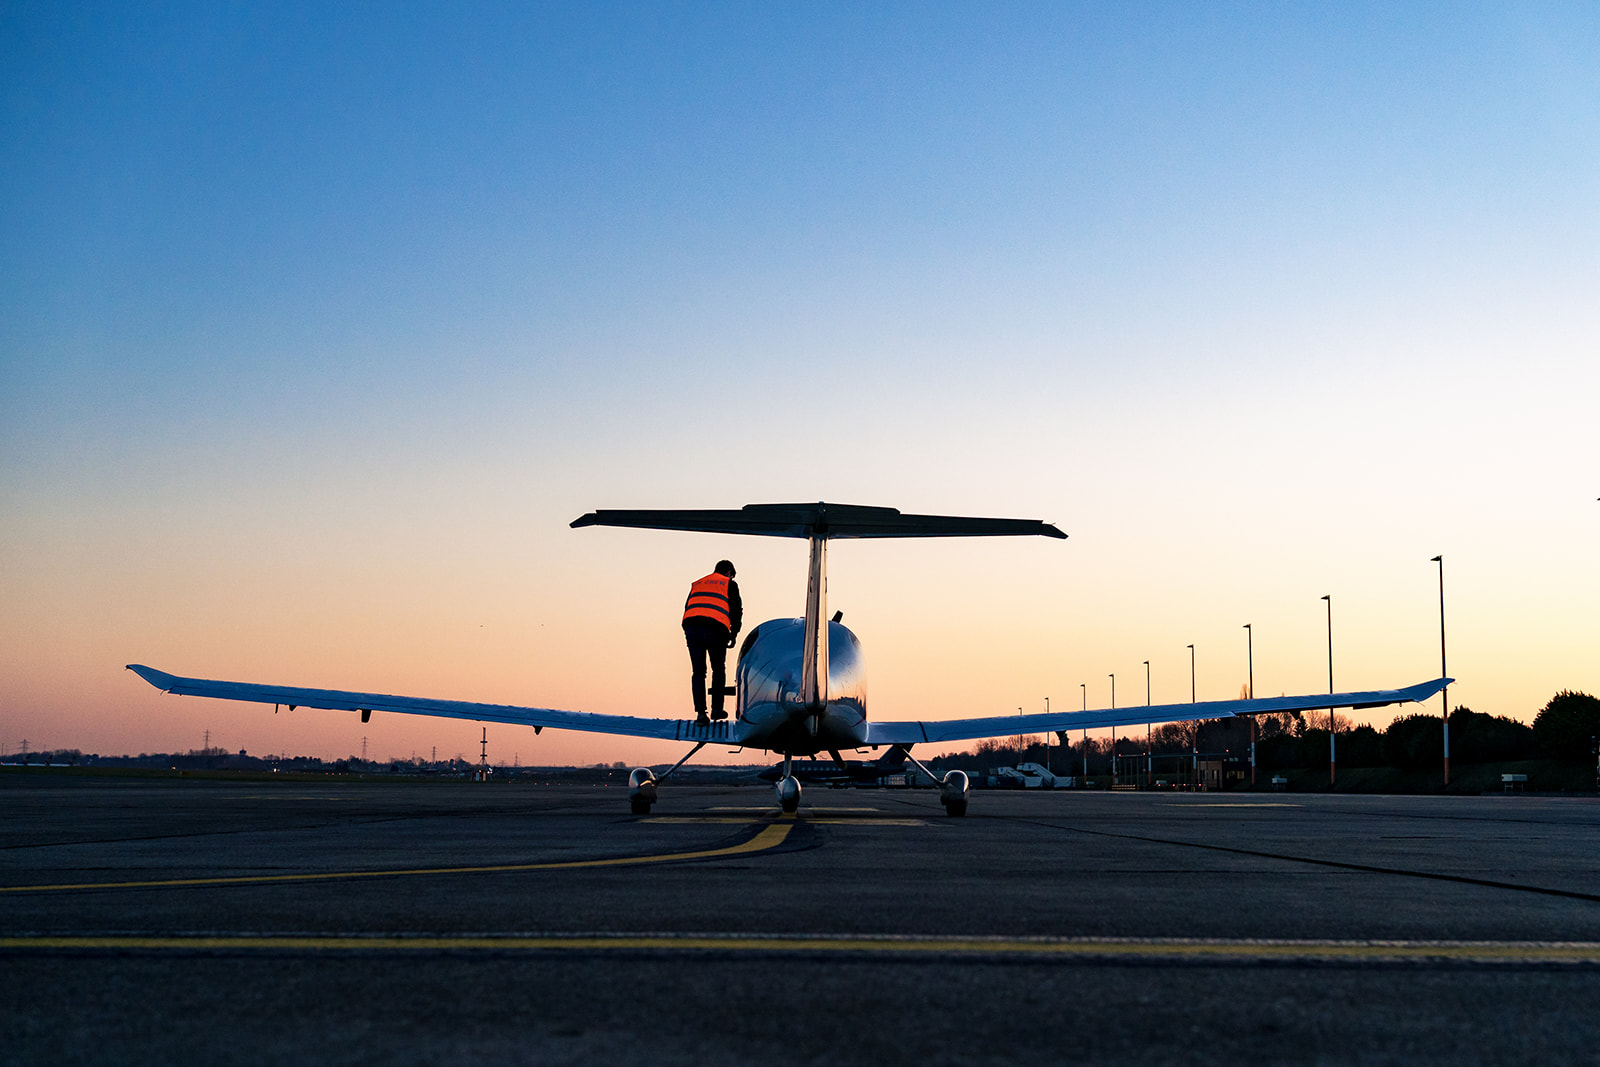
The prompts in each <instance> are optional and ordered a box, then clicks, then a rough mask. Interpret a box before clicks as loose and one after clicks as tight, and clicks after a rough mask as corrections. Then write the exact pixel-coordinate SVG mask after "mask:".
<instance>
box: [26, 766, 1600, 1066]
mask: <svg viewBox="0 0 1600 1067" xmlns="http://www.w3.org/2000/svg"><path fill="white" fill-rule="evenodd" d="M663 794H664V799H663V802H662V803H661V804H659V805H658V806H657V808H656V810H655V812H654V813H653V814H652V815H651V816H647V817H639V818H636V817H634V816H631V815H629V814H628V811H627V799H626V794H625V791H624V790H621V789H605V788H583V787H539V786H532V785H520V784H495V785H481V786H480V785H470V784H466V783H460V784H454V783H438V784H432V783H430V784H397V783H383V782H377V783H375V782H354V781H339V782H329V783H311V784H308V783H304V782H270V783H265V784H263V783H255V782H215V781H201V780H178V779H167V780H140V779H118V778H102V779H87V778H83V779H77V778H62V777H46V776H40V775H23V774H0V814H3V816H4V818H3V820H0V1041H3V1042H4V1044H3V1045H0V1047H3V1049H4V1052H5V1057H6V1059H7V1060H8V1061H9V1062H14V1063H46V1062H49V1063H78V1062H96V1063H104V1062H140V1063H151V1062H178V1061H182V1062H185V1063H196V1062H198V1063H210V1062H229V1063H277V1062H283V1061H285V1060H289V1059H291V1058H292V1059H295V1060H298V1061H302V1062H312V1063H320V1062H338V1063H368V1062H371V1063H378V1062H383V1063H440V1062H446V1061H456V1060H458V1059H459V1058H460V1057H462V1056H472V1057H476V1056H491V1057H494V1058H496V1059H499V1060H502V1061H507V1062H514V1063H520V1062H535V1063H577V1062H589V1061H593V1060H594V1059H595V1058H596V1057H602V1058H607V1057H608V1058H610V1059H612V1060H613V1061H616V1062H627V1063H634V1062H641V1061H643V1060H645V1059H649V1060H650V1061H652V1062H655V1063H661V1064H678V1063H684V1064H688V1063H693V1064H697V1065H705V1064H720V1063H749V1062H753V1061H756V1060H762V1061H766V1062H777V1063H782V1064H786V1065H787V1064H809V1063H830V1064H837V1063H883V1062H892V1063H898V1062H905V1061H909V1060H912V1059H920V1060H928V1061H932V1062H937V1063H969V1062H970V1063H979V1062H999V1061H1013V1060H1018V1059H1026V1060H1039V1059H1043V1060H1044V1061H1047V1062H1056V1061H1064V1060H1068V1059H1071V1060H1073V1061H1078V1062H1089V1063H1100V1062H1117V1063H1156V1062H1171V1061H1173V1060H1174V1059H1180V1060H1182V1061H1183V1062H1195V1063H1224V1062H1230V1063H1231V1062H1237V1061H1239V1060H1241V1059H1247V1060H1252V1061H1255V1062H1267V1063H1400V1062H1407V1063H1411V1062H1446V1061H1448V1062H1451V1063H1540V1064H1560V1063H1595V1062H1597V1061H1600V1011H1597V1010H1596V1009H1597V1006H1600V800H1596V799H1594V798H1569V799H1558V798H1545V797H1482V798H1463V797H1439V798H1428V797H1356V796H1294V795H1281V794H1201V795H1175V794H1129V793H1119V794H1115V795H1112V794H1105V793H1065V792H1062V793H1049V794H1046V793H1034V792H1030V793H1022V792H991V793H982V792H975V793H974V794H973V798H972V807H971V813H970V814H969V815H968V816H967V817H966V818H964V819H950V818H947V817H945V815H944V814H943V811H942V809H941V808H940V807H939V806H938V803H937V801H936V799H935V797H934V795H933V794H932V793H928V792H915V793H913V792H905V791H870V790H829V789H823V788H818V787H808V789H807V792H806V796H805V801H806V803H805V804H804V805H803V807H802V809H801V813H800V815H799V817H798V818H779V817H778V816H777V814H776V811H775V807H774V805H772V804H771V802H770V801H771V792H770V787H766V786H753V787H750V788H733V787H704V786H696V787H681V788H674V787H672V786H671V785H670V784H669V785H668V786H666V787H664V788H663Z"/></svg>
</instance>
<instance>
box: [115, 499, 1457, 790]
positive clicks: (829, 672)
mask: <svg viewBox="0 0 1600 1067" xmlns="http://www.w3.org/2000/svg"><path fill="white" fill-rule="evenodd" d="M572 525H573V526H574V527H580V526H621V527H631V528H636V529H646V530H691V531H699V532H706V533H729V534H750V535H755V536H763V537H799V538H805V539H806V540H807V541H809V542H810V545H811V553H810V560H809V564H808V575H809V577H808V581H807V587H806V607H805V616H804V617H803V618H795V619H772V620H769V621H767V622H763V623H761V624H760V625H758V626H756V627H755V628H754V629H752V630H751V631H750V632H749V633H748V634H747V635H746V637H745V639H744V643H743V644H742V645H741V647H740V649H739V662H738V670H737V675H736V686H735V690H736V693H735V695H736V697H737V702H738V709H737V714H736V716H735V718H734V719H733V720H732V721H731V722H727V721H718V722H712V723H711V724H709V725H706V726H698V725H696V724H695V722H694V721H693V720H692V719H656V718H639V717H634V716H629V715H599V714H589V713H585V712H580V711H562V710H558V709H554V708H534V707H520V706H516V705H509V704H475V703H468V702H465V701H456V700H430V699H425V698H416V697H400V696H385V695H381V694H377V693H355V692H348V691H344V690H338V689H301V688H295V687H289V686H278V685H257V684H254V683H248V682H224V681H214V680H209V679H202V678H183V677H179V676H177V675H173V674H167V673H166V672H165V671H158V670H156V669H155V668H153V667H146V666H143V665H141V664H136V663H135V664H129V665H128V669H129V670H131V671H134V672H135V673H137V674H138V675H139V676H140V677H141V678H143V679H144V680H145V681H147V682H149V683H150V684H151V685H153V686H155V687H156V688H157V689H160V690H163V691H165V692H168V693H176V694H179V695H183V696H204V697H215V698H218V699H222V700H242V701H251V702H254V703H259V704H274V705H277V704H283V705H287V706H288V707H290V708H295V707H307V708H327V709H331V710H335V711H356V712H360V713H361V721H362V722H367V721H368V720H369V719H370V718H371V716H372V713H373V712H374V711H385V712H401V713H405V714H410V715H439V716H445V717H448V718H456V719H472V720H475V721H482V722H501V723H514V724H517V725H523V726H532V727H533V728H534V730H535V731H539V730H542V729H544V728H545V727H546V726H549V727H553V728H556V729H562V730H580V731H586V732H591V733H605V734H621V735H624V736H628V737H650V738H657V739H660V740H667V741H687V742H693V745H694V747H693V748H691V749H690V750H689V752H688V754H686V755H685V756H684V757H683V759H681V760H679V761H678V762H677V764H675V765H674V766H673V767H672V769H671V770H668V771H667V772H665V773H664V774H662V775H661V776H660V777H659V778H658V777H657V776H656V775H655V774H654V772H652V771H651V770H650V769H649V768H648V767H640V768H637V769H635V770H634V771H633V772H632V773H631V774H630V775H629V778H628V794H629V803H630V806H631V808H632V810H633V812H634V814H636V815H643V814H647V813H648V812H649V811H650V808H651V806H652V805H654V804H655V803H656V802H657V799H658V796H659V794H658V786H659V784H660V783H661V782H662V781H664V780H665V779H666V778H667V777H668V776H669V775H671V774H672V773H673V772H674V771H676V770H677V769H678V768H679V767H681V766H683V764H684V763H686V762H687V761H688V760H689V759H690V758H692V757H693V756H694V755H695V753H697V752H699V751H700V750H701V749H702V748H704V747H705V746H706V745H707V744H710V743H713V742H719V743H726V744H734V745H740V746H743V747H745V748H756V749H765V750H767V751H770V752H773V753H775V754H777V755H780V756H782V757H783V763H782V767H781V771H780V773H779V774H778V776H777V782H776V790H777V799H778V804H779V806H780V807H781V808H782V809H783V811H785V812H789V813H793V812H795V811H796V810H798V808H799V805H800V781H801V778H800V776H799V775H797V774H796V772H795V763H794V761H795V757H797V756H798V757H814V756H816V755H817V754H818V753H821V752H825V753H827V754H828V755H829V756H830V757H831V758H832V760H833V763H834V765H835V767H837V768H838V770H839V774H840V775H846V776H848V775H852V774H854V773H855V771H854V770H852V768H851V764H850V762H849V761H846V760H845V758H844V757H843V755H842V753H843V752H844V751H845V750H847V749H851V750H853V749H863V748H873V749H876V748H881V747H884V746H888V748H889V752H888V753H887V754H886V755H885V756H884V757H882V759H884V760H901V759H903V760H906V761H909V762H910V763H911V764H912V765H914V766H915V767H916V768H917V769H918V770H920V771H921V772H922V773H923V774H925V775H926V776H927V777H928V779H929V780H930V781H933V782H937V783H938V790H939V800H940V803H942V804H943V805H944V809H945V811H946V813H948V814H950V815H965V814H966V812H967V800H968V793H969V790H970V785H971V783H970V781H969V780H968V778H967V775H966V773H965V772H964V771H959V770H952V771H947V772H946V773H945V774H944V775H943V776H942V777H940V776H938V775H935V774H934V773H933V772H932V771H930V770H928V768H927V767H925V766H924V765H923V764H922V763H921V762H920V761H918V760H917V759H916V758H915V757H914V756H912V755H911V748H912V746H913V745H919V744H945V743H950V742H955V741H972V740H977V739H980V738H989V737H1007V736H1014V735H1016V734H1021V733H1042V732H1046V731H1048V732H1054V733H1057V734H1059V735H1061V737H1062V741H1063V743H1065V735H1066V732H1067V731H1069V730H1080V729H1097V728H1102V727H1108V726H1130V725H1134V724H1136V723H1163V722H1178V721H1185V720H1190V719H1221V718H1230V717H1233V716H1238V715H1260V714H1264V713H1267V712H1278V711H1310V710H1314V709H1319V708H1342V707H1352V706H1353V707H1360V708H1367V707H1381V706H1383V705H1385V704H1398V703H1403V702H1405V701H1413V700H1416V701H1420V700H1426V699H1427V698H1428V697H1430V696H1432V695H1433V694H1435V693H1437V692H1438V691H1439V690H1440V689H1441V688H1443V687H1444V686H1445V685H1446V684H1448V683H1449V682H1450V681H1451V679H1448V678H1436V679H1434V680H1433V681H1430V682H1422V683H1420V684H1418V685H1413V686H1410V687H1408V688H1405V689H1381V690H1375V691H1371V692H1365V693H1325V694H1318V695H1313V696H1295V697H1270V698H1266V699H1262V700H1221V701H1210V702H1205V703H1198V704H1196V703H1189V704H1159V705H1155V706H1153V707H1152V706H1148V705H1146V706H1143V707H1131V708H1117V709H1102V710H1095V711H1072V712H1046V713H1044V714H1038V715H991V716H983V717H980V718H975V719H946V720H933V719H925V720H913V721H904V722H869V721H868V719H867V692H866V670H865V660H864V658H863V656H862V652H861V642H860V641H859V640H858V639H857V638H856V635H855V634H854V633H852V632H851V631H850V630H849V629H847V628H846V627H845V626H844V624H843V623H842V622H841V621H840V620H841V618H842V615H841V614H835V615H834V616H833V617H832V618H831V619H830V618H828V611H827V591H826V590H827V548H828V541H829V540H831V539H836V538H888V537H1005V536H1044V537H1054V538H1062V539H1065V538H1066V536H1067V535H1066V534H1064V533H1062V532H1061V531H1060V530H1058V529H1056V527H1054V526H1052V525H1050V524H1049V523H1045V522H1040V521H1037V520H1033V519H990V518H965V517H957V516H948V515H903V514H901V513H900V512H899V511H897V510H895V509H894V508H880V507H862V506H859V505H853V504H828V503H816V504H747V505H745V506H744V507H743V508H739V509H726V510H704V511H673V510H668V511H593V512H590V513H589V514H587V515H583V516H581V517H579V518H578V519H575V520H574V521H573V522H572ZM857 762H859V761H857ZM807 773H808V775H811V774H813V773H814V772H811V771H808V772H807ZM812 780H813V781H815V780H816V778H815V777H812Z"/></svg>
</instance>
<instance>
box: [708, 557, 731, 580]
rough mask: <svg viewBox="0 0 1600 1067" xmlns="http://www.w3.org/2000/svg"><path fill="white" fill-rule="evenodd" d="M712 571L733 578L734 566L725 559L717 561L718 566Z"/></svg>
mask: <svg viewBox="0 0 1600 1067" xmlns="http://www.w3.org/2000/svg"><path fill="white" fill-rule="evenodd" d="M712 570H714V571H716V572H717V573H718V574H726V575H727V576H728V577H729V578H732V577H733V564H732V563H730V562H729V561H727V560H725V559H719V560H717V565H716V566H715V567H713V568H712Z"/></svg>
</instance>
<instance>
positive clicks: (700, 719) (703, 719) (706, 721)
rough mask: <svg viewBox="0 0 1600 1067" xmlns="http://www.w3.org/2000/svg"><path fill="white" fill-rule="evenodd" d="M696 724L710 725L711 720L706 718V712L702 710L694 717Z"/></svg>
mask: <svg viewBox="0 0 1600 1067" xmlns="http://www.w3.org/2000/svg"><path fill="white" fill-rule="evenodd" d="M694 724H695V725H696V726H710V725H711V720H710V719H708V718H706V713H705V712H703V711H702V712H700V713H699V714H698V715H696V716H695V717H694Z"/></svg>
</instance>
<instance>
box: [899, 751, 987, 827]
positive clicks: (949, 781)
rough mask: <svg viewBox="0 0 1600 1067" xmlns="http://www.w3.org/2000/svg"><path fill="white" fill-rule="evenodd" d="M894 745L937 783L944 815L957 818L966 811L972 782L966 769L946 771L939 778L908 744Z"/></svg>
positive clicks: (930, 779) (929, 778)
mask: <svg viewBox="0 0 1600 1067" xmlns="http://www.w3.org/2000/svg"><path fill="white" fill-rule="evenodd" d="M895 747H896V748H898V749H899V750H900V754H901V755H902V756H904V757H905V758H906V759H908V760H910V761H911V763H912V764H913V765H914V766H915V767H916V768H917V770H919V771H921V772H922V773H923V774H925V775H927V776H928V780H929V781H931V782H936V783H938V786H939V803H941V804H943V805H944V813H945V814H946V815H949V816H951V817H952V818H959V817H960V816H962V815H965V814H966V813H967V791H968V790H969V789H970V788H971V786H972V783H971V782H970V781H969V780H968V778H967V772H966V771H946V772H945V776H944V777H943V778H940V777H939V776H938V775H936V774H934V773H933V772H932V771H930V770H929V769H928V768H926V767H924V766H923V765H922V762H921V761H920V760H918V759H917V757H915V756H913V755H912V754H911V753H910V752H909V751H907V749H908V747H909V746H907V745H896V746H895Z"/></svg>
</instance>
